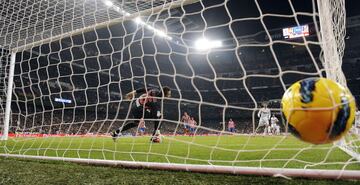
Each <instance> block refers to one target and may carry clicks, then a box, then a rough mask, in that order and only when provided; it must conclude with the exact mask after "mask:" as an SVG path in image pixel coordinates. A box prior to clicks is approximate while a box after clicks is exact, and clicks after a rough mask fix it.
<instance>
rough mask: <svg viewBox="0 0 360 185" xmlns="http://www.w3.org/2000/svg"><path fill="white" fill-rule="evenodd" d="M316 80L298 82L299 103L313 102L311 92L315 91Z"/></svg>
mask: <svg viewBox="0 0 360 185" xmlns="http://www.w3.org/2000/svg"><path fill="white" fill-rule="evenodd" d="M316 82H317V79H314V78H309V79H305V80H303V81H301V82H300V94H301V102H303V103H310V102H312V101H313V94H312V92H313V91H314V90H315V84H316Z"/></svg>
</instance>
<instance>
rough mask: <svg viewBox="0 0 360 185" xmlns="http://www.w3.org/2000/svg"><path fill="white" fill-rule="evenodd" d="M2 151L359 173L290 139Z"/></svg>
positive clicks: (31, 144)
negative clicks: (342, 170) (339, 170)
mask: <svg viewBox="0 0 360 185" xmlns="http://www.w3.org/2000/svg"><path fill="white" fill-rule="evenodd" d="M0 153H13V154H22V155H36V156H57V157H71V158H91V159H107V160H126V161H145V162H166V163H167V162H171V163H182V164H214V165H230V166H252V167H280V168H308V169H314V168H315V169H342V168H345V169H349V170H360V165H359V163H358V162H356V161H355V160H351V158H350V156H348V155H347V154H345V153H344V152H343V151H341V150H339V149H338V148H337V147H333V145H332V144H328V145H309V144H307V143H304V142H301V141H299V140H297V139H296V138H294V137H292V136H265V137H263V136H232V135H223V136H195V137H189V136H165V137H164V138H163V140H162V142H161V143H150V142H149V137H120V138H119V139H118V140H117V142H116V143H114V142H113V141H112V139H111V138H110V137H48V138H15V139H9V140H8V141H6V142H5V141H2V142H0Z"/></svg>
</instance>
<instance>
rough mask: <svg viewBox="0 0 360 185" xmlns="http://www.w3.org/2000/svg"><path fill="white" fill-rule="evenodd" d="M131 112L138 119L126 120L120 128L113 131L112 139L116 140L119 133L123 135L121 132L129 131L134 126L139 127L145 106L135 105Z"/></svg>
mask: <svg viewBox="0 0 360 185" xmlns="http://www.w3.org/2000/svg"><path fill="white" fill-rule="evenodd" d="M131 112H132V115H133V118H134V119H136V120H134V121H132V122H129V121H125V123H124V124H123V125H122V127H120V128H118V129H117V130H115V131H114V132H112V134H111V136H112V139H113V140H114V142H115V141H116V139H117V138H118V137H119V135H121V132H124V131H127V130H129V129H131V128H134V127H138V124H139V120H140V119H141V118H142V116H143V108H142V106H140V107H136V105H133V106H132V108H131Z"/></svg>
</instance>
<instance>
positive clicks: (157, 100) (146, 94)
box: [111, 86, 171, 141]
mask: <svg viewBox="0 0 360 185" xmlns="http://www.w3.org/2000/svg"><path fill="white" fill-rule="evenodd" d="M138 94H141V95H140V96H139V97H138V98H136V99H135V103H132V107H131V112H132V115H133V118H134V119H137V120H135V122H129V123H126V121H125V123H124V124H123V125H122V127H120V128H119V129H117V130H115V131H114V132H113V133H112V134H111V136H112V138H113V140H114V141H116V139H117V137H118V136H119V135H120V134H121V132H124V131H126V130H129V129H131V128H134V127H138V124H139V120H140V119H141V118H144V119H155V120H154V131H153V134H152V136H155V134H157V135H158V134H160V131H159V130H160V122H159V119H160V118H161V112H160V110H161V99H162V98H163V97H168V98H169V97H171V89H170V88H169V87H167V86H164V87H163V88H162V90H160V89H157V88H148V89H145V88H140V89H137V90H135V91H132V92H129V93H128V94H126V96H125V99H127V100H132V99H134V98H135V97H136V95H138ZM152 139H153V137H152V138H151V141H152Z"/></svg>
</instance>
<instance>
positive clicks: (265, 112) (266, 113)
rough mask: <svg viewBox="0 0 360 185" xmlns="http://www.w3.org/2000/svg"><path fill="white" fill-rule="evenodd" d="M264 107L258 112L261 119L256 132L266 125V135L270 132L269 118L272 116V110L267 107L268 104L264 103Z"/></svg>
mask: <svg viewBox="0 0 360 185" xmlns="http://www.w3.org/2000/svg"><path fill="white" fill-rule="evenodd" d="M263 106H264V107H263V108H261V109H260V111H259V112H258V115H257V116H258V118H260V119H259V125H258V126H257V128H256V130H255V133H257V131H258V129H259V128H260V127H264V135H265V134H267V133H268V131H269V127H270V124H269V120H270V116H271V111H270V109H269V108H267V104H265V103H264V104H263Z"/></svg>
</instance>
